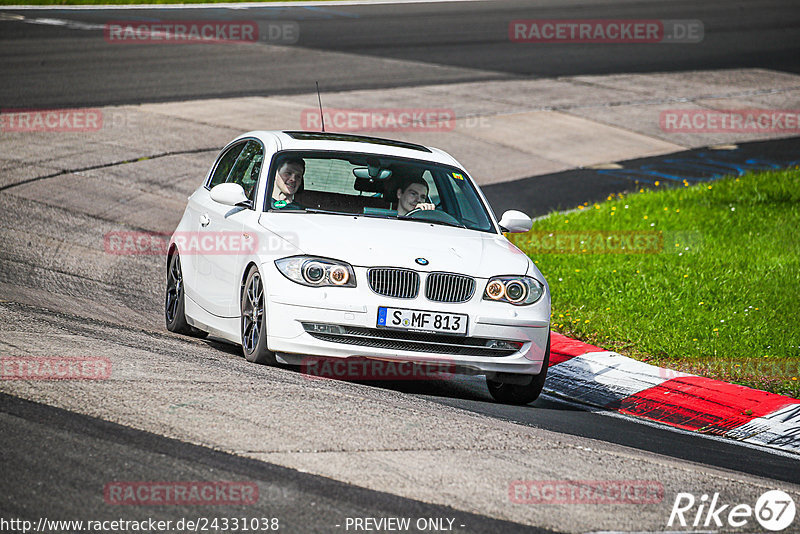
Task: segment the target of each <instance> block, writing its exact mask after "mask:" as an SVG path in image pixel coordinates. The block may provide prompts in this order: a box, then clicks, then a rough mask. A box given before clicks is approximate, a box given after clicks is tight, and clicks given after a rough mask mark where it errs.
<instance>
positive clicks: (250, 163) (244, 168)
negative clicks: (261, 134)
mask: <svg viewBox="0 0 800 534" xmlns="http://www.w3.org/2000/svg"><path fill="white" fill-rule="evenodd" d="M263 160H264V149H263V148H261V143H259V142H258V141H248V142H247V144H246V145H245V146H244V149H243V150H242V152H241V154H239V158H238V159H237V160H236V163H235V164H234V166H233V170H231V172H230V174H229V175H228V180H227V181H228V182H229V183H234V184H239V185H241V186H242V189H244V194H245V195H247V198H248V199H250V200H253V199H254V198H255V193H256V184H257V183H258V175H259V173H260V171H261V163H262V162H263Z"/></svg>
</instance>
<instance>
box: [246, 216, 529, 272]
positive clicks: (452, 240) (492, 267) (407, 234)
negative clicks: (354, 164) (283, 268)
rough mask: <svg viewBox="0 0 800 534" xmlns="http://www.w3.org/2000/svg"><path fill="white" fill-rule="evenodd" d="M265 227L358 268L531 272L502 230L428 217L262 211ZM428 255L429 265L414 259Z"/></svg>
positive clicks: (306, 248) (310, 250) (301, 246)
mask: <svg viewBox="0 0 800 534" xmlns="http://www.w3.org/2000/svg"><path fill="white" fill-rule="evenodd" d="M259 223H260V224H261V226H263V227H264V228H266V229H267V230H270V231H271V232H274V233H275V234H277V235H279V236H281V237H282V238H283V239H286V240H287V241H289V242H291V243H293V244H294V245H295V246H296V247H297V248H298V249H299V250H298V252H297V253H298V254H309V255H314V256H323V257H326V258H332V259H338V260H342V261H346V262H348V263H350V264H352V265H353V266H357V267H375V266H384V267H407V268H410V269H415V270H418V271H447V272H455V273H464V274H469V275H472V276H477V277H481V278H489V277H491V276H496V275H501V274H528V271H529V265H530V264H531V262H530V260H529V259H528V257H527V256H526V255H525V254H524V253H523V252H522V251H520V250H519V249H518V248H517V247H515V246H514V245H513V244H511V243H510V242H509V241H508V240H507V239H506V238H505V237H503V236H502V235H499V234H490V233H487V232H478V231H475V230H467V229H464V228H455V227H450V226H443V225H435V224H431V223H428V222H421V221H409V220H405V221H403V220H397V219H380V218H374V217H361V216H350V215H347V216H346V215H327V214H321V213H315V214H306V213H275V212H271V213H264V214H262V215H261V217H260V218H259ZM417 258H424V259H426V260H427V261H428V265H426V266H421V265H419V264H417V263H416V262H415V260H416V259H417Z"/></svg>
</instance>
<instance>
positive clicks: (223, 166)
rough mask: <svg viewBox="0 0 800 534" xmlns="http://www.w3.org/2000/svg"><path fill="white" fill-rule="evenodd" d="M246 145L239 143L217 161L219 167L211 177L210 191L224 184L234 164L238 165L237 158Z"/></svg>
mask: <svg viewBox="0 0 800 534" xmlns="http://www.w3.org/2000/svg"><path fill="white" fill-rule="evenodd" d="M245 144H246V143H239V144H236V145H233V146H232V147H230V148H229V149H228V150H226V151H225V153H224V154H222V156H220V158H219V159H218V160H217V167H216V168H215V169H214V174H213V175H212V176H211V182H210V183H209V184H208V187H209V189H210V188H212V187H214V186H215V185H219V184H224V183H225V181H226V179H227V178H228V174H230V172H231V169H232V168H233V164H234V163H236V158H238V157H239V153H240V152H241V151H242V149H243V148H244V145H245Z"/></svg>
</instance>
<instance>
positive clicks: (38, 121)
mask: <svg viewBox="0 0 800 534" xmlns="http://www.w3.org/2000/svg"><path fill="white" fill-rule="evenodd" d="M102 127H103V112H102V111H100V110H99V109H90V108H84V109H4V110H0V130H2V131H4V132H96V131H98V130H99V129H100V128H102Z"/></svg>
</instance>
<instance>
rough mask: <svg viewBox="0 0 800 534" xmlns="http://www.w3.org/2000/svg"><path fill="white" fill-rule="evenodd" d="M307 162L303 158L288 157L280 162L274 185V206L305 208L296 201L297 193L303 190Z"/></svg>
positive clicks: (280, 207)
mask: <svg viewBox="0 0 800 534" xmlns="http://www.w3.org/2000/svg"><path fill="white" fill-rule="evenodd" d="M305 172H306V162H305V161H303V160H302V159H301V158H293V157H288V158H286V159H284V160H282V161H281V162H280V163H279V164H278V172H277V173H275V183H274V185H273V186H272V203H271V205H272V207H273V208H275V209H283V208H290V209H303V206H301V205H300V204H298V203H297V202H296V201H295V195H296V194H297V193H299V192H301V191H302V190H303V174H304V173H305Z"/></svg>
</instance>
